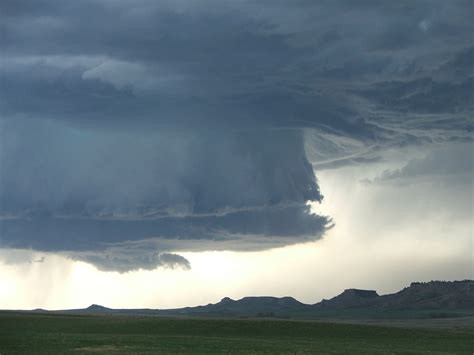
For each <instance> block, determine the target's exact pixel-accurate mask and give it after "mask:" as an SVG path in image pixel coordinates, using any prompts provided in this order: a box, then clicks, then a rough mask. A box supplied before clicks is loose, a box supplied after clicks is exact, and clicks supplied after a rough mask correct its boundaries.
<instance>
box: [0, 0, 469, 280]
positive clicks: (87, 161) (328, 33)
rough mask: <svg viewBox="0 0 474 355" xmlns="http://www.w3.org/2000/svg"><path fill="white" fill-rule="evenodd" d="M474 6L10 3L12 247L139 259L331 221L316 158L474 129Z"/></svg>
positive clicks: (111, 265)
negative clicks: (315, 208) (320, 210)
mask: <svg viewBox="0 0 474 355" xmlns="http://www.w3.org/2000/svg"><path fill="white" fill-rule="evenodd" d="M472 11H473V3H472V1H450V2H446V1H421V0H420V1H400V2H397V3H393V4H392V3H388V2H384V3H380V2H378V1H358V2H351V1H338V2H333V1H319V2H312V1H295V2H291V3H290V2H281V1H268V2H266V1H263V2H259V3H255V2H247V1H229V2H226V1H202V2H199V3H196V2H185V1H172V2H171V1H169V2H168V1H163V2H159V3H156V2H151V1H146V0H140V1H135V2H133V3H130V2H125V1H108V0H87V1H80V2H74V3H72V2H64V1H56V0H48V1H43V2H41V3H39V2H34V1H23V0H20V1H2V2H1V4H0V21H1V24H0V26H1V27H0V33H1V51H2V63H1V67H0V78H1V79H0V83H1V96H2V98H1V100H0V112H1V119H0V130H1V131H0V134H1V142H0V214H1V217H0V218H1V219H0V243H1V246H2V247H9V248H18V249H22V248H33V249H35V250H41V251H61V252H64V253H67V254H68V255H70V256H71V257H72V258H78V259H81V260H86V261H88V262H91V263H94V264H95V265H96V266H98V267H100V268H102V269H107V270H108V269H115V270H120V271H126V270H131V269H135V268H147V269H149V268H153V267H154V266H159V265H178V264H179V265H182V266H183V267H185V268H186V267H189V264H188V263H187V262H186V261H185V260H182V259H180V257H179V256H176V255H174V254H172V253H173V252H179V251H187V250H221V249H232V250H260V249H266V248H271V247H275V246H282V245H288V244H294V243H299V242H304V241H308V240H315V239H318V238H321V237H322V236H323V235H324V232H325V230H326V229H327V228H330V227H331V226H332V225H333V222H332V220H331V219H330V217H326V216H320V215H317V214H314V213H311V212H310V208H309V206H308V203H309V202H320V201H321V200H322V198H323V194H322V193H321V191H320V189H319V186H318V183H317V179H316V176H315V173H314V170H313V168H314V169H316V172H317V170H318V169H327V168H336V167H340V166H344V165H347V164H361V163H370V162H375V161H379V160H380V159H382V158H383V152H384V151H385V150H386V149H390V148H393V147H402V146H408V145H426V144H437V143H442V142H471V141H472V128H473V127H472V114H473V111H474V104H473V102H474V100H473V92H474V90H473V86H474V73H473V65H472V63H473V53H474V44H473V42H472V33H473V30H474V28H473V24H472V22H471V21H470V17H471V16H470V14H472ZM323 192H324V191H323ZM336 222H337V221H336Z"/></svg>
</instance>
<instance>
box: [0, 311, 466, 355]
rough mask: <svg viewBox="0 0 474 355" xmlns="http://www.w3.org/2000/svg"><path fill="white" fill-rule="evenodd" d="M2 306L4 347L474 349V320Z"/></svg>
mask: <svg viewBox="0 0 474 355" xmlns="http://www.w3.org/2000/svg"><path fill="white" fill-rule="evenodd" d="M406 324H407V325H406V326H405V327H401V326H400V324H398V326H397V327H389V326H380V325H369V324H344V323H331V322H313V321H288V320H267V319H261V320H259V319H233V320H230V319H195V318H194V319H193V318H183V319H176V318H175V319H173V318H162V317H131V316H104V315H61V314H54V315H53V314H48V315H46V314H35V313H19V312H1V313H0V353H1V354H20V353H43V354H61V353H69V352H73V353H76V354H80V353H94V352H101V353H132V354H133V353H135V354H139V353H185V352H186V353H190V352H191V353H202V354H204V353H267V354H276V353H298V354H306V353H332V354H344V353H351V354H418V353H419V354H472V353H473V351H474V328H473V327H472V326H471V327H470V326H469V325H468V324H466V325H460V326H453V327H451V328H450V329H439V328H419V327H416V328H413V327H410V326H409V322H407V323H406Z"/></svg>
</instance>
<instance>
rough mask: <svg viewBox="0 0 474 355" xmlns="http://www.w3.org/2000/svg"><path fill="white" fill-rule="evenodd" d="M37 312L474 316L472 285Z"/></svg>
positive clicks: (436, 283)
mask: <svg viewBox="0 0 474 355" xmlns="http://www.w3.org/2000/svg"><path fill="white" fill-rule="evenodd" d="M35 311H36V312H55V313H75V314H108V315H112V314H122V315H155V316H168V317H183V316H184V317H221V318H253V317H265V318H294V319H325V318H329V319H397V318H399V319H425V318H460V317H472V316H474V281H473V280H463V281H451V282H447V281H431V282H427V283H420V282H414V283H412V284H411V285H410V286H409V287H406V288H404V289H403V290H401V291H399V292H397V293H394V294H387V295H382V296H380V295H378V294H377V292H376V291H373V290H359V289H347V290H345V291H344V292H342V293H341V294H340V295H338V296H336V297H334V298H332V299H329V300H322V301H321V302H318V303H316V304H304V303H301V302H299V301H297V300H296V299H294V298H293V297H281V298H278V297H268V296H265V297H244V298H242V299H239V300H233V299H231V298H229V297H225V298H223V299H222V300H221V301H220V302H218V303H214V304H208V305H204V306H197V307H185V308H176V309H147V308H145V309H112V308H107V307H104V306H100V305H95V304H94V305H91V306H90V307H88V308H85V309H72V310H61V311H45V310H35Z"/></svg>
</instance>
